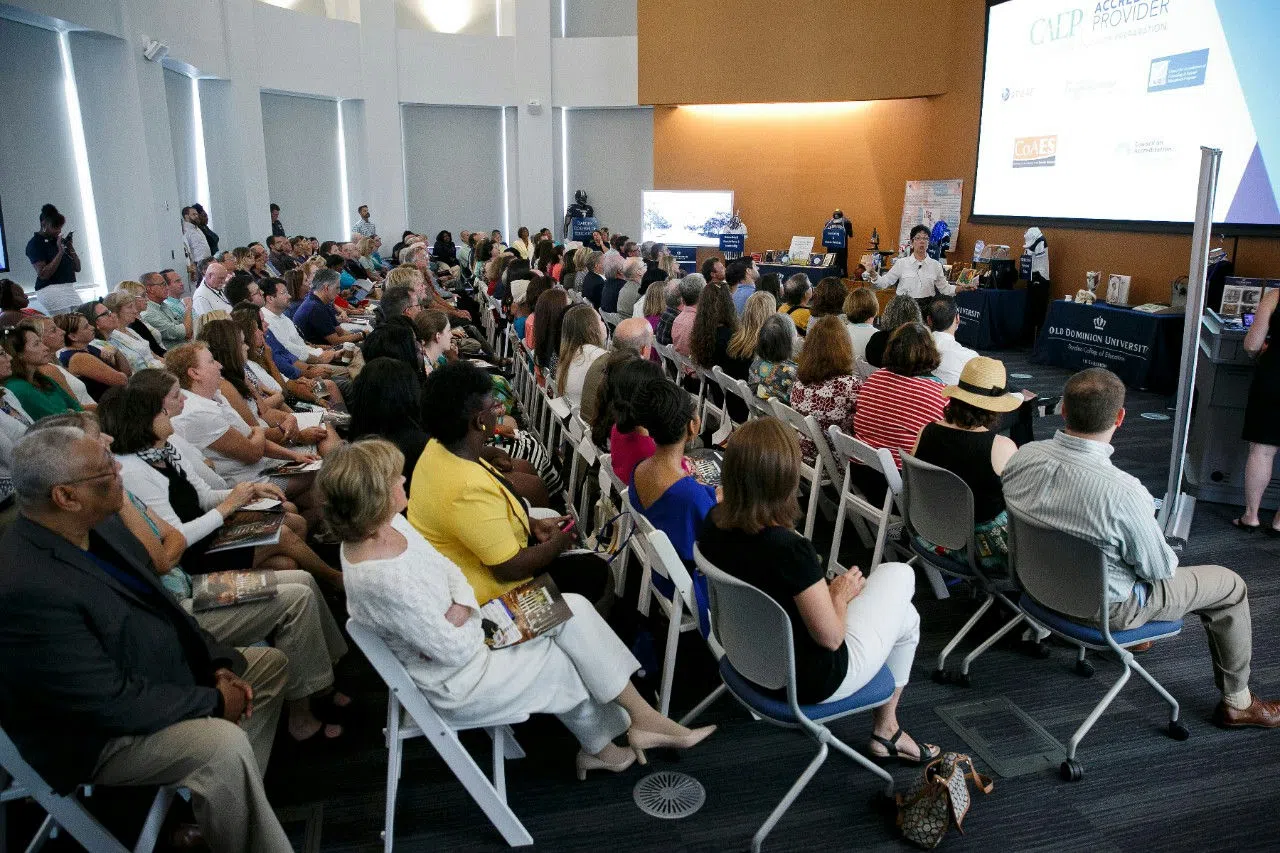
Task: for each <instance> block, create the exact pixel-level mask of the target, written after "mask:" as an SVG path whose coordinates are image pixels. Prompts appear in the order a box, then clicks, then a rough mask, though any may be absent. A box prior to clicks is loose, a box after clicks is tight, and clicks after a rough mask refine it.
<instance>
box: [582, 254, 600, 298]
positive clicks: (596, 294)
mask: <svg viewBox="0 0 1280 853" xmlns="http://www.w3.org/2000/svg"><path fill="white" fill-rule="evenodd" d="M603 268H604V255H603V254H601V253H600V252H592V253H591V257H590V258H588V259H587V274H586V275H584V276H583V277H582V298H583V299H585V300H587V301H588V302H590V303H591V304H592V305H593V306H595V308H596V309H599V308H600V297H601V296H603V295H604V276H602V275H601V274H600V271H601V269H603Z"/></svg>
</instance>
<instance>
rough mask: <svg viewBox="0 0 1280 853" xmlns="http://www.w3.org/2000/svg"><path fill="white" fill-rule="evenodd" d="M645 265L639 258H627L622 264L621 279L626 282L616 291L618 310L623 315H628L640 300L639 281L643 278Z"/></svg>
mask: <svg viewBox="0 0 1280 853" xmlns="http://www.w3.org/2000/svg"><path fill="white" fill-rule="evenodd" d="M644 274H645V265H644V261H642V260H640V259H639V258H627V260H626V262H625V263H624V264H623V265H622V280H623V281H624V282H626V283H625V284H623V286H622V290H620V291H618V305H617V308H618V311H617V313H619V314H621V315H622V316H623V317H630V316H631V314H632V312H634V311H635V308H636V303H637V302H639V301H640V282H641V280H642V279H644Z"/></svg>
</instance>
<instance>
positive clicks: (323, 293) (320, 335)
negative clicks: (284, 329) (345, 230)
mask: <svg viewBox="0 0 1280 853" xmlns="http://www.w3.org/2000/svg"><path fill="white" fill-rule="evenodd" d="M337 298H338V274H337V273H335V272H334V271H333V270H327V269H325V270H320V271H319V272H318V273H316V274H315V275H314V276H313V277H312V279H311V293H310V294H309V295H308V296H307V298H306V299H304V300H303V301H302V304H301V305H299V306H298V310H297V311H295V312H293V324H294V325H295V326H296V327H297V328H298V333H299V334H300V335H302V339H303V340H304V341H306V342H307V343H310V344H312V345H320V344H330V345H336V344H345V343H355V342H357V341H360V340H363V338H364V335H363V334H362V333H361V332H346V331H344V330H343V329H342V326H341V325H340V324H339V322H338V312H337V311H336V310H334V307H333V300H335V299H337Z"/></svg>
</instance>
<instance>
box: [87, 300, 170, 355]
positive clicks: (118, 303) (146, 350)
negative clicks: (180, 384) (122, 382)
mask: <svg viewBox="0 0 1280 853" xmlns="http://www.w3.org/2000/svg"><path fill="white" fill-rule="evenodd" d="M102 307H103V308H106V309H107V310H108V311H110V312H111V313H112V314H114V315H115V328H114V329H112V330H111V333H110V335H109V337H108V338H107V342H108V343H110V344H111V345H112V346H113V347H115V349H116V351H117V352H119V353H120V354H121V355H122V356H124V358H125V361H127V362H129V370H130V371H135V370H146V369H147V368H148V367H156V366H157V365H159V364H160V359H158V358H156V356H155V354H154V353H153V352H152V351H151V345H150V344H149V343H147V341H146V339H144V338H143V337H142V336H141V335H139V334H138V333H137V332H135V331H134V330H133V329H131V328H129V326H130V324H131V323H133V322H134V321H136V320H137V319H138V309H137V300H136V299H135V298H134V297H133V296H132V295H130V294H128V293H120V292H116V293H112V294H109V295H108V296H107V298H106V299H104V300H102ZM105 325H106V324H105V323H104V322H103V321H102V320H99V321H98V326H99V329H100V330H101V328H102V327H103V326H105Z"/></svg>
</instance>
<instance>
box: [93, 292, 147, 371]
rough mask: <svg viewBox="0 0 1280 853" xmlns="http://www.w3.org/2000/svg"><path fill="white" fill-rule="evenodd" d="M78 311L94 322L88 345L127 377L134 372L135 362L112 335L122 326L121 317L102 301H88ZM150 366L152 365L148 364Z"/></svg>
mask: <svg viewBox="0 0 1280 853" xmlns="http://www.w3.org/2000/svg"><path fill="white" fill-rule="evenodd" d="M77 311H78V312H79V313H81V314H83V315H84V316H85V317H86V318H88V320H89V322H90V323H92V324H93V338H92V339H90V340H89V343H88V346H89V348H90V349H92V350H93V351H94V353H95V354H96V355H97V356H98V357H99V358H101V359H102V360H103V361H104V362H106V363H107V364H109V365H111V366H112V367H114V368H115V369H116V370H117V371H119V372H120V373H123V374H124V375H125V376H126V377H127V376H128V375H129V374H131V373H132V372H133V363H132V362H131V361H130V360H129V356H128V355H126V354H125V352H124V351H123V350H124V348H123V347H122V346H120V345H119V344H118V343H116V341H115V340H113V338H112V336H113V335H115V333H116V331H117V330H118V329H119V328H120V318H119V317H118V316H117V315H116V313H115V312H114V311H112V310H111V309H110V308H108V307H107V306H106V305H105V304H103V303H102V302H96V301H95V302H86V303H85V304H84V305H81V306H80V307H79V308H78V309H77ZM148 366H150V365H148Z"/></svg>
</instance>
